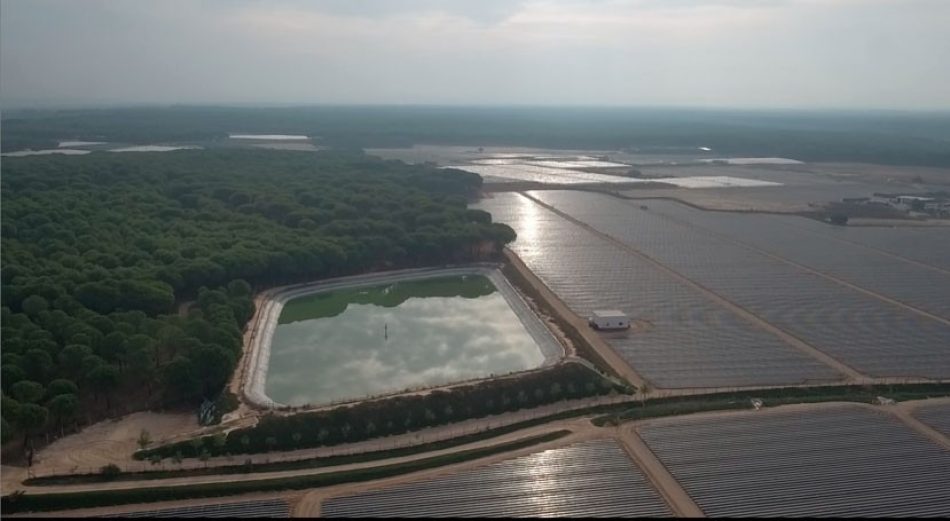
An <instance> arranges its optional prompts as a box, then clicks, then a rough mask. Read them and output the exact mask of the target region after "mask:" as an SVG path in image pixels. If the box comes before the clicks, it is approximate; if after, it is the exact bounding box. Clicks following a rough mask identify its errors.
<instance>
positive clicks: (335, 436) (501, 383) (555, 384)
mask: <svg viewBox="0 0 950 521" xmlns="http://www.w3.org/2000/svg"><path fill="white" fill-rule="evenodd" d="M632 391H633V389H631V388H627V387H625V386H622V385H619V384H617V383H614V382H613V381H611V380H609V379H607V378H604V377H603V376H602V375H600V374H598V373H596V372H594V371H593V370H591V369H589V368H587V367H586V366H584V365H581V364H578V363H574V362H568V363H563V364H560V365H557V366H555V367H552V368H548V369H544V370H541V371H536V372H532V373H528V374H525V375H520V376H518V377H513V378H502V379H495V380H486V381H482V382H478V383H475V384H472V385H467V386H460V387H454V388H450V389H447V390H435V391H432V392H430V393H426V394H423V395H407V396H397V397H393V398H387V399H383V400H378V401H369V402H361V403H358V404H355V405H345V406H340V407H336V408H333V409H330V410H327V411H320V412H310V413H300V414H294V415H291V416H279V415H276V414H271V415H267V416H264V417H263V418H262V419H261V421H260V422H259V423H258V424H257V425H255V426H253V427H245V428H242V429H236V430H233V431H230V432H228V433H227V434H226V435H225V434H218V435H213V436H204V437H201V438H194V439H192V440H189V441H183V442H178V443H173V444H168V445H164V446H161V447H155V448H152V449H147V450H140V451H138V452H136V454H135V457H136V458H138V459H152V458H157V459H158V460H160V459H162V458H176V459H180V458H182V457H185V458H193V457H198V458H201V457H207V456H220V455H225V454H253V453H261V452H268V451H271V450H295V449H302V448H309V447H320V446H329V445H337V444H340V443H350V442H356V441H363V440H367V439H371V438H376V437H379V436H390V435H396V434H403V433H406V432H411V431H415V430H419V429H423V428H426V427H432V426H436V425H444V424H447V423H452V422H456V421H461V420H467V419H471V418H482V417H485V416H488V415H492V414H502V413H505V412H512V411H517V410H521V409H530V408H533V407H537V406H539V405H545V404H549V403H554V402H558V401H561V400H566V399H572V398H583V397H589V396H598V395H604V394H608V393H611V392H621V393H630V392H632Z"/></svg>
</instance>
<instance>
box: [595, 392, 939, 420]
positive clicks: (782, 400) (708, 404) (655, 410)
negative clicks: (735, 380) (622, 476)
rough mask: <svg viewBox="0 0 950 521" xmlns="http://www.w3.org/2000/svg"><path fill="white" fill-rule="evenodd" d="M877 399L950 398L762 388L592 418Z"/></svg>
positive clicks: (623, 408) (662, 401)
mask: <svg viewBox="0 0 950 521" xmlns="http://www.w3.org/2000/svg"><path fill="white" fill-rule="evenodd" d="M878 396H883V397H885V398H890V399H892V400H894V401H898V402H900V401H907V400H922V399H926V398H936V397H942V396H950V384H946V383H934V384H894V385H887V384H884V385H846V386H845V385H842V386H821V387H803V388H782V389H761V390H750V391H741V392H728V393H716V394H705V395H697V396H681V397H673V398H657V399H653V400H646V401H644V402H642V403H641V404H640V405H634V406H631V405H630V404H624V405H620V406H615V409H614V410H613V411H611V412H610V413H608V414H606V415H604V416H600V417H597V418H594V419H593V420H591V422H592V423H593V424H594V425H597V426H598V427H600V426H603V425H606V424H611V425H617V424H620V423H622V422H626V421H633V420H642V419H647V418H660V417H663V416H674V415H682V414H691V413H697V412H706V411H723V410H731V409H752V408H753V405H752V399H753V398H758V399H761V400H762V402H763V406H765V407H772V406H778V405H789V404H796V403H820V402H859V403H875V402H876V400H877V397H878Z"/></svg>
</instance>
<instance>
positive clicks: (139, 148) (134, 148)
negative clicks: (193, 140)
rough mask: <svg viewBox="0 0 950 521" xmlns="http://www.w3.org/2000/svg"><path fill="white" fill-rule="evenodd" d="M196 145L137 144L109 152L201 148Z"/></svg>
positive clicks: (167, 150)
mask: <svg viewBox="0 0 950 521" xmlns="http://www.w3.org/2000/svg"><path fill="white" fill-rule="evenodd" d="M200 149H201V147H199V146H194V145H179V146H172V145H136V146H131V147H122V148H112V149H110V150H109V152H171V151H173V150H200Z"/></svg>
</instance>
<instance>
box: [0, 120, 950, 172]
mask: <svg viewBox="0 0 950 521" xmlns="http://www.w3.org/2000/svg"><path fill="white" fill-rule="evenodd" d="M4 116H5V117H4V119H3V125H2V126H0V133H2V140H0V142H2V146H3V150H4V151H6V152H9V151H13V150H19V149H22V148H26V147H31V148H55V147H56V145H57V142H58V141H59V140H61V139H79V140H89V141H108V142H119V143H129V142H131V143H163V142H188V143H200V144H202V145H204V146H234V142H233V141H234V140H229V139H228V134H229V133H231V132H235V133H237V132H242V133H243V132H246V133H264V134H267V133H275V134H303V135H308V136H313V137H314V138H316V139H317V140H318V142H319V143H321V144H324V145H330V146H333V147H336V148H343V147H350V148H357V149H358V148H366V147H370V148H372V147H409V146H412V145H414V144H448V145H467V146H507V147H512V146H522V147H544V148H561V149H573V150H577V149H581V148H590V149H597V150H619V149H629V150H631V151H635V152H637V151H639V152H641V153H658V154H664V155H665V154H693V153H694V152H696V150H697V148H698V147H709V148H712V150H713V152H712V153H714V154H717V155H720V156H721V157H729V156H730V155H732V156H739V157H749V156H752V157H763V156H765V157H768V156H778V157H789V158H793V159H798V160H802V161H849V162H868V163H878V164H893V165H919V166H944V167H945V166H950V150H948V147H947V139H948V138H950V117H948V116H947V114H946V113H943V114H938V113H918V114H914V113H900V112H835V111H811V112H809V111H765V110H757V111H753V110H726V109H722V110H718V109H717V110H713V109H710V110H694V109H693V110H691V109H659V108H657V109H647V108H618V107H603V108H596V107H573V108H570V107H566V108H551V107H478V108H473V107H438V106H428V107H419V106H417V107H412V106H388V107H387V106H348V107H347V106H335V107H328V106H325V107H289V108H234V107H155V108H124V109H98V110H95V109H92V110H61V111H7V112H6V113H5V114H4Z"/></svg>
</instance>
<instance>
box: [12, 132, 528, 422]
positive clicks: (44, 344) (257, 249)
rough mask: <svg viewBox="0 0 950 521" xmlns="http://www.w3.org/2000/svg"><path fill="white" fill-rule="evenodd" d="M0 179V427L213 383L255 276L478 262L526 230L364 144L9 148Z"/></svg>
mask: <svg viewBox="0 0 950 521" xmlns="http://www.w3.org/2000/svg"><path fill="white" fill-rule="evenodd" d="M0 183H2V190H3V195H4V201H3V203H4V204H3V206H2V225H3V235H2V252H0V255H2V270H0V275H2V276H0V282H2V310H0V311H2V317H0V324H2V340H3V346H2V383H3V394H4V407H3V411H2V412H3V418H4V419H5V420H6V423H4V424H3V425H4V428H5V429H6V428H7V426H8V425H12V426H19V428H20V429H21V431H20V432H23V433H24V434H26V433H27V432H34V431H36V430H37V429H39V428H40V427H39V426H38V425H40V424H41V423H45V422H46V419H47V418H48V417H52V418H55V419H56V420H57V422H58V423H59V426H60V428H61V427H62V423H63V422H64V421H66V420H68V419H71V418H73V416H75V415H76V412H75V411H74V408H75V407H76V405H75V404H74V400H73V398H57V397H59V396H64V395H68V396H75V397H76V400H78V404H79V408H80V409H81V410H82V411H83V412H84V413H87V414H85V415H84V417H88V416H89V414H88V413H89V411H98V412H99V413H101V414H105V413H107V412H109V411H111V410H112V409H113V407H114V406H116V405H118V404H121V406H122V407H123V408H124V410H125V411H128V410H136V409H141V408H144V407H146V406H148V405H153V404H157V403H164V404H177V403H198V402H200V401H201V400H202V399H205V398H213V397H214V395H216V394H217V393H218V392H220V390H221V388H222V387H223V386H224V384H225V383H226V382H227V380H228V378H229V377H230V375H231V373H232V371H233V369H234V367H235V365H236V364H237V361H238V360H239V358H240V355H241V349H242V332H241V330H242V328H243V327H244V325H245V323H246V322H247V321H248V319H250V317H251V316H252V315H253V313H254V304H253V301H252V296H253V291H254V288H260V287H268V286H275V285H280V284H285V283H292V282H300V281H304V280H313V279H319V278H325V277H332V276H339V275H348V274H353V273H360V272H365V271H371V270H378V269H389V268H400V267H410V266H422V265H432V264H441V263H446V262H460V261H466V260H469V259H471V258H472V256H473V255H475V254H476V253H477V252H480V251H484V246H485V245H486V244H488V245H490V246H491V248H489V250H493V251H497V250H498V249H499V248H500V247H501V246H503V245H504V244H505V243H507V242H510V241H511V240H513V239H514V232H513V231H512V230H511V229H510V228H509V227H507V226H505V225H502V224H497V223H492V222H491V218H490V216H489V215H487V214H485V213H484V212H472V211H468V210H467V209H466V204H467V201H468V199H469V198H470V197H471V196H472V195H474V194H476V193H477V192H478V190H479V189H480V185H481V178H480V177H479V176H477V175H474V174H470V173H467V172H460V171H454V170H439V169H436V168H433V167H427V166H413V165H406V164H404V163H401V162H395V161H382V160H379V159H374V158H371V157H368V156H365V155H363V154H361V153H344V152H321V153H316V154H314V153H301V152H284V151H269V150H245V149H240V150H238V149H231V150H217V151H200V150H189V151H177V152H169V153H143V154H112V153H103V152H96V153H92V154H89V155H86V156H69V157H62V156H60V157H56V156H35V157H23V158H4V160H3V176H2V180H0ZM184 303H187V305H184V306H181V305H182V304H184ZM179 307H181V308H182V310H179V309H178V308H179ZM179 311H182V312H181V313H179ZM119 396H121V400H118V399H117V398H118V397H119ZM8 405H9V407H8ZM38 409H42V410H38ZM21 411H27V413H28V415H29V417H24V418H19V415H20V412H21ZM51 412H52V414H49V413H51ZM27 413H23V414H27ZM93 416H95V415H93ZM40 420H42V422H41V421H40ZM55 426H56V425H48V427H50V428H53V427H55Z"/></svg>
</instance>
